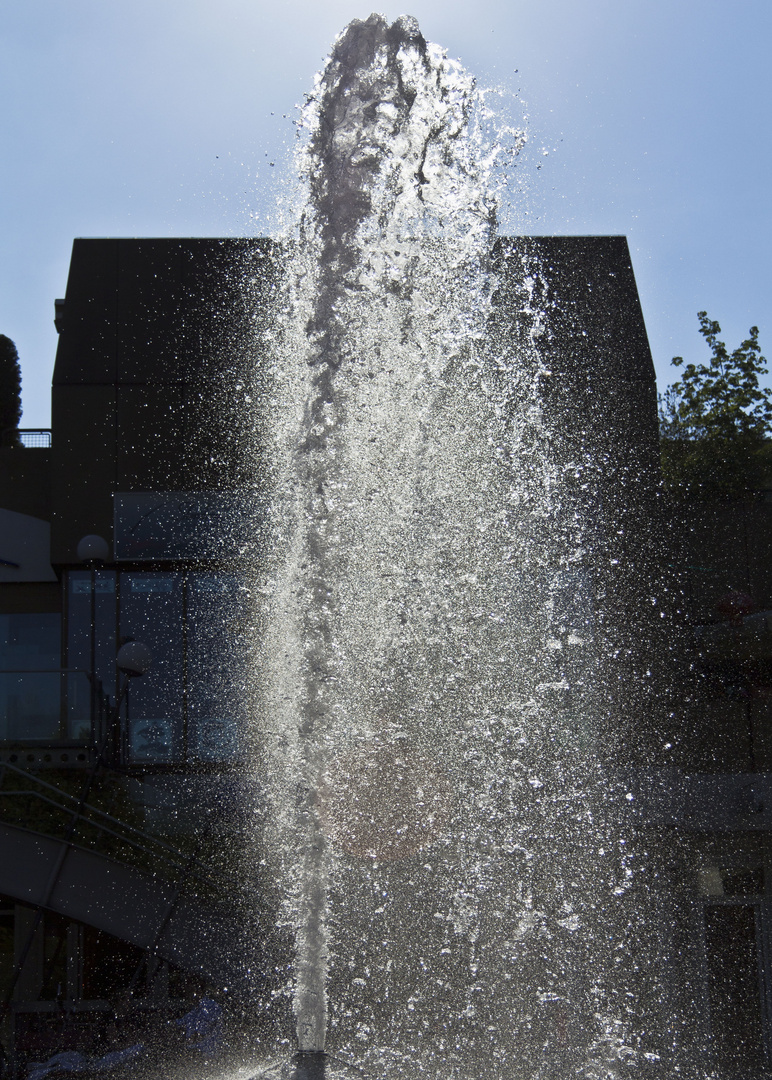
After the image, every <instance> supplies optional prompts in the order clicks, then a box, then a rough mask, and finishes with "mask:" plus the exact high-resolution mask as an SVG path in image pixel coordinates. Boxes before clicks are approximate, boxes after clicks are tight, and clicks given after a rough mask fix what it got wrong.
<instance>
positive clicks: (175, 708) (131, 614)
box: [120, 572, 184, 764]
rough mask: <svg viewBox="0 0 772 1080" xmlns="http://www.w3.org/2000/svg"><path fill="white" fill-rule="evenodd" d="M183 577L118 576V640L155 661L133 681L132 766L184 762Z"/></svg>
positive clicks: (128, 738)
mask: <svg viewBox="0 0 772 1080" xmlns="http://www.w3.org/2000/svg"><path fill="white" fill-rule="evenodd" d="M183 586H184V578H183V575H182V574H174V573H133V572H126V573H122V574H121V575H120V640H121V641H125V640H127V639H129V638H131V639H134V640H136V641H141V642H142V643H143V644H144V645H147V647H148V648H149V650H150V653H151V655H152V657H153V663H152V666H151V667H150V670H149V671H148V672H147V673H146V674H145V675H143V676H141V677H140V678H135V679H132V680H131V684H130V687H129V691H128V694H127V696H126V705H125V707H124V709H123V710H122V713H123V715H124V716H125V717H126V718H127V719H126V730H125V732H124V739H125V744H126V747H127V750H128V756H129V761H130V762H137V763H149V762H156V763H158V764H172V763H173V762H178V761H180V760H182V757H183V753H184V743H183V715H184V708H183V706H184V702H183V692H184V679H183V656H184V651H183V644H184V641H183V626H184V590H183Z"/></svg>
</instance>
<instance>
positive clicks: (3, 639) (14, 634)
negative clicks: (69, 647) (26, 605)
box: [0, 612, 62, 671]
mask: <svg viewBox="0 0 772 1080" xmlns="http://www.w3.org/2000/svg"><path fill="white" fill-rule="evenodd" d="M61 626H62V620H61V616H60V615H59V614H58V613H57V612H34V613H27V612H24V613H21V614H15V613H14V614H9V615H0V671H40V670H46V669H47V670H52V669H53V670H56V671H58V670H59V668H60V667H61V666H62V665H61V663H60V659H59V656H60V650H61Z"/></svg>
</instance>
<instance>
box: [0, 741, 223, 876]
mask: <svg viewBox="0 0 772 1080" xmlns="http://www.w3.org/2000/svg"><path fill="white" fill-rule="evenodd" d="M6 771H9V772H12V773H15V774H16V775H17V776H21V777H23V778H24V779H26V780H28V781H32V782H33V783H36V784H38V785H39V786H40V787H43V788H45V789H47V790H48V791H51V792H53V793H54V794H55V795H57V796H59V801H57V800H55V799H52V798H49V797H48V796H46V795H43V794H42V793H41V792H37V791H34V790H24V789H20V790H16V791H3V790H0V797H6V798H14V797H16V798H18V797H28V798H29V797H31V798H33V799H37V800H38V801H40V802H42V803H45V804H46V805H48V806H52V807H54V809H56V810H59V811H62V812H64V813H71V812H72V804H73V803H74V804H79V802H80V800H79V799H78V797H77V796H75V795H71V794H70V793H69V792H67V791H63V790H62V789H61V788H58V787H56V786H55V785H53V784H49V783H47V782H46V781H45V780H41V779H40V778H39V777H36V776H32V774H31V773H29V772H27V771H26V770H25V769H19V768H18V767H17V766H15V765H12V764H10V763H8V762H3V763H1V764H0V783H2V779H3V777H4V775H5V773H6ZM67 803H69V804H70V805H69V806H68V805H67ZM92 815H93V817H92ZM78 818H79V820H82V821H83V822H84V824H86V825H90V826H92V828H94V829H96V830H97V831H98V832H100V833H105V834H107V835H109V836H112V837H113V838H115V839H116V840H118V841H120V842H121V843H123V844H125V845H127V846H128V847H130V848H133V849H134V850H135V851H138V852H141V853H142V854H144V855H146V856H148V857H150V858H151V859H160V860H161V861H162V862H165V863H167V864H169V865H170V866H172V867H175V868H179V867H188V866H189V863H190V859H191V856H190V854H189V853H186V852H184V851H180V850H179V849H178V848H175V847H173V846H172V845H171V844H169V843H167V842H166V841H165V840H162V839H160V837H157V836H154V835H153V834H152V833H149V832H147V831H145V830H143V829H138V828H137V827H136V826H134V825H129V824H128V822H125V821H121V819H120V818H116V817H114V816H113V815H112V814H108V813H107V812H106V811H105V810H100V809H99V807H96V806H93V805H92V804H90V803H84V804H83V806H82V808H81V811H80V813H79V814H78ZM94 818H96V819H97V820H94ZM107 822H109V823H110V824H109V825H108V824H107ZM111 825H114V826H117V829H116V828H111ZM24 827H26V826H24ZM118 830H122V831H118ZM28 831H34V830H31V829H30V830H28ZM129 834H130V835H129ZM48 835H51V834H48ZM148 845H149V846H148ZM88 850H92V851H93V850H94V848H93V847H91V848H89V849H88ZM117 861H121V860H117ZM189 872H190V873H192V876H193V877H195V878H196V880H198V881H201V882H203V883H205V884H209V885H210V886H211V885H212V884H213V877H215V876H216V877H219V878H221V879H223V878H224V877H225V875H222V874H219V873H218V874H215V875H213V874H212V870H211V868H210V867H207V866H206V864H205V863H202V862H201V861H200V860H199V859H195V860H194V861H193V866H192V868H191V870H190V871H189Z"/></svg>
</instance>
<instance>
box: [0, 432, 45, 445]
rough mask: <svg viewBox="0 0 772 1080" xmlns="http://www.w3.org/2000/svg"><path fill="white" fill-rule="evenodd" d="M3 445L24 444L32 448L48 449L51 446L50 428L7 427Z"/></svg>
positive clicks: (3, 435)
mask: <svg viewBox="0 0 772 1080" xmlns="http://www.w3.org/2000/svg"><path fill="white" fill-rule="evenodd" d="M1 445H2V446H22V447H25V448H26V449H30V450H47V449H49V447H50V446H51V429H50V428H5V430H4V431H3V433H2V443H1Z"/></svg>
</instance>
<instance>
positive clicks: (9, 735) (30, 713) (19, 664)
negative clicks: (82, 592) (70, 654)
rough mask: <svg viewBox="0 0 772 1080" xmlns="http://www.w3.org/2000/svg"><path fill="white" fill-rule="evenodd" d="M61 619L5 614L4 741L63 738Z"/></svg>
mask: <svg viewBox="0 0 772 1080" xmlns="http://www.w3.org/2000/svg"><path fill="white" fill-rule="evenodd" d="M60 650H61V616H60V615H59V614H58V613H57V612H21V613H12V614H2V615H0V740H8V741H12V742H38V741H41V740H45V741H52V740H57V739H60V738H61V737H62V731H61V721H62V690H63V687H62V676H61V674H60V670H59V669H60Z"/></svg>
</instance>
